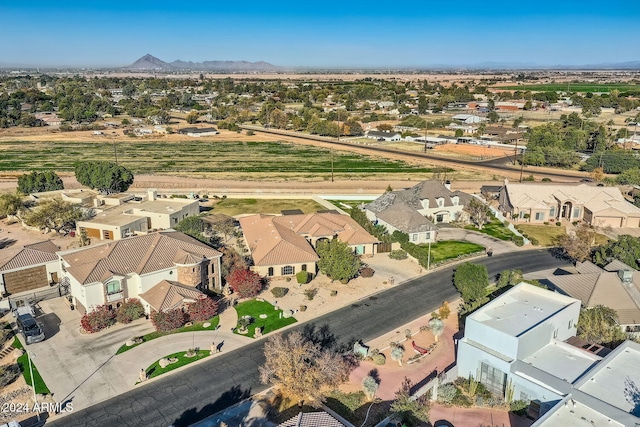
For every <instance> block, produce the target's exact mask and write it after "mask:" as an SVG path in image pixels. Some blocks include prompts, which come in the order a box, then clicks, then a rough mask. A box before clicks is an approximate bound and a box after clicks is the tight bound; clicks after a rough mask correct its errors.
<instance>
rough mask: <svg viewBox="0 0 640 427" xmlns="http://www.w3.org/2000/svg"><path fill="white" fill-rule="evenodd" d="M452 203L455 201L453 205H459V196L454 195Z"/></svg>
mask: <svg viewBox="0 0 640 427" xmlns="http://www.w3.org/2000/svg"><path fill="white" fill-rule="evenodd" d="M451 203H453V206H458V196H455V197H452V198H451Z"/></svg>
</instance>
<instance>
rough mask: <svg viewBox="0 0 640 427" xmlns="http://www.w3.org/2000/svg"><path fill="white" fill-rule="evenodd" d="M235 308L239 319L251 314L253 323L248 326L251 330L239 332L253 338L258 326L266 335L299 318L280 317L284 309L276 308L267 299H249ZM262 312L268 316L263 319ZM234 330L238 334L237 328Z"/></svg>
mask: <svg viewBox="0 0 640 427" xmlns="http://www.w3.org/2000/svg"><path fill="white" fill-rule="evenodd" d="M234 308H235V309H236V312H237V313H238V319H240V318H242V317H243V316H251V317H252V318H253V323H252V324H251V325H249V327H248V328H247V329H248V330H249V333H247V334H238V335H245V336H247V337H251V338H253V337H254V334H255V330H256V327H258V326H261V327H262V334H263V335H264V334H267V333H269V332H273V331H275V330H277V329H280V328H283V327H285V326H288V325H291V324H293V323H296V322H297V320H296V319H294V318H293V317H289V318H286V319H285V318H284V317H282V318H280V313H282V310H276V309H275V308H274V306H273V305H271V304H269V303H268V302H266V301H258V300H255V299H252V300H249V301H245V302H241V303H240V304H238V305H236V306H235V307H234ZM261 314H266V315H267V316H268V317H267V318H266V319H261V318H260V315H261ZM234 332H235V333H236V334H237V333H238V332H237V329H236V330H234Z"/></svg>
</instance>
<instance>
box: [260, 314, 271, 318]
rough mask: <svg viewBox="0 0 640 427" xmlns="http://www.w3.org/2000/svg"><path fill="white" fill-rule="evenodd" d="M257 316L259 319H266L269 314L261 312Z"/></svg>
mask: <svg viewBox="0 0 640 427" xmlns="http://www.w3.org/2000/svg"><path fill="white" fill-rule="evenodd" d="M259 317H260V318H261V319H266V318H267V317H269V316H267V315H266V314H261V315H260V316H259Z"/></svg>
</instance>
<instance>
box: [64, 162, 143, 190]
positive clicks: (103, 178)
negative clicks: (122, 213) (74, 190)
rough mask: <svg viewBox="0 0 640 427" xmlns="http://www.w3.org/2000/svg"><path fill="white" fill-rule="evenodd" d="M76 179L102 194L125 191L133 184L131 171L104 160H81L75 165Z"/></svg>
mask: <svg viewBox="0 0 640 427" xmlns="http://www.w3.org/2000/svg"><path fill="white" fill-rule="evenodd" d="M75 174H76V179H77V180H78V182H79V183H80V184H82V185H84V186H87V187H89V188H91V189H92V190H93V189H95V190H98V191H99V192H100V193H102V194H112V193H120V192H123V191H127V189H128V188H129V186H130V185H131V184H133V173H131V171H129V170H128V169H127V168H125V167H124V166H120V165H118V164H116V163H112V162H105V161H92V162H81V163H78V164H77V165H76V167H75Z"/></svg>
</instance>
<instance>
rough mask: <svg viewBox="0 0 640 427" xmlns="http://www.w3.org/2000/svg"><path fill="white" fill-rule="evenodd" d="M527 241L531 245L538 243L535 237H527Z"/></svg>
mask: <svg viewBox="0 0 640 427" xmlns="http://www.w3.org/2000/svg"><path fill="white" fill-rule="evenodd" d="M529 241H530V242H531V244H532V245H535V246H537V245H539V244H540V242H539V241H538V239H536V238H535V237H529Z"/></svg>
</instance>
